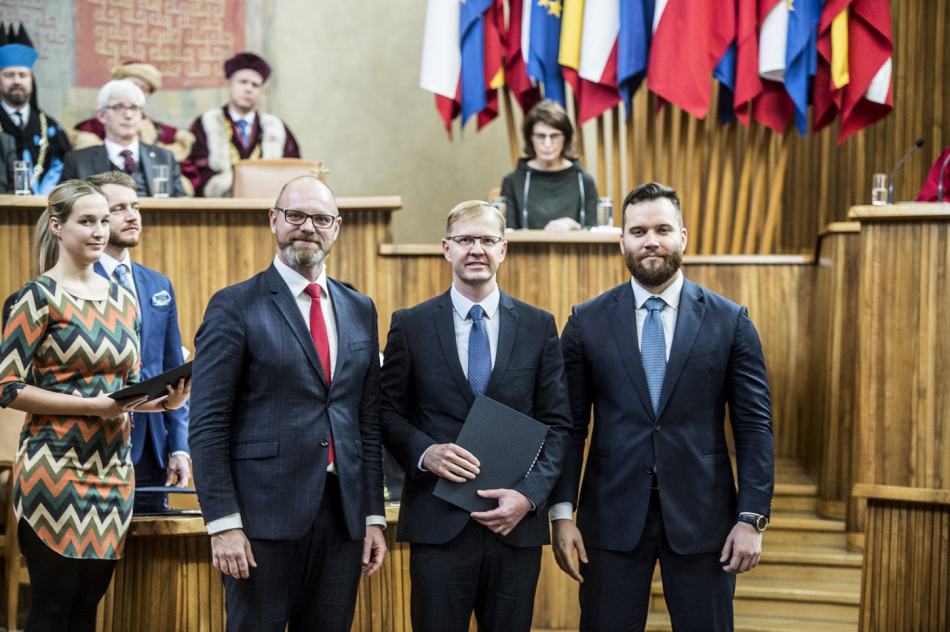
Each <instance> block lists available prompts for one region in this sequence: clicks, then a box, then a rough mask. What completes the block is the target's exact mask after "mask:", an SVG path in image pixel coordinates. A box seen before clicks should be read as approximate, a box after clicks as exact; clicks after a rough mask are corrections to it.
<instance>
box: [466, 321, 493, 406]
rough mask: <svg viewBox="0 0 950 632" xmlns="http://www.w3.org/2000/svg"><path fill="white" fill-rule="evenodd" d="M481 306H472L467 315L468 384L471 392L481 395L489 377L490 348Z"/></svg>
mask: <svg viewBox="0 0 950 632" xmlns="http://www.w3.org/2000/svg"><path fill="white" fill-rule="evenodd" d="M484 313H485V310H484V309H482V306H481V305H472V309H470V310H469V312H468V315H469V316H471V317H472V331H471V333H469V335H468V383H469V384H470V385H471V387H472V392H473V393H475V394H476V395H483V394H484V393H485V388H486V387H487V386H488V378H490V377H491V347H489V346H488V332H487V331H485V323H483V322H482V315H483V314H484Z"/></svg>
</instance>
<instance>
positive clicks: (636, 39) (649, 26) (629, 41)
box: [617, 0, 655, 112]
mask: <svg viewBox="0 0 950 632" xmlns="http://www.w3.org/2000/svg"><path fill="white" fill-rule="evenodd" d="M654 8H655V3H654V0H624V1H623V2H621V3H620V35H619V37H618V42H617V88H618V89H619V90H620V94H621V95H622V96H623V100H624V102H625V103H626V104H627V112H630V100H631V99H633V95H634V94H636V92H637V88H639V87H640V84H641V83H642V82H643V80H644V78H646V75H647V64H648V63H649V61H650V40H651V38H652V37H653V10H654Z"/></svg>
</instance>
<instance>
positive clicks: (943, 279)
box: [848, 205, 950, 532]
mask: <svg viewBox="0 0 950 632" xmlns="http://www.w3.org/2000/svg"><path fill="white" fill-rule="evenodd" d="M928 208H929V209H933V212H932V215H933V217H932V218H931V219H930V221H920V218H919V215H920V213H921V212H922V211H923V210H926V209H921V208H920V207H914V208H911V209H907V207H894V208H893V209H892V210H885V211H880V210H879V209H878V208H874V207H867V208H858V209H854V211H853V212H852V217H854V218H856V219H860V220H861V222H862V228H861V246H860V247H861V262H860V271H861V272H860V290H859V293H860V299H859V300H860V306H861V308H860V311H859V313H858V354H857V360H858V373H857V380H858V381H857V428H856V430H855V433H856V443H855V454H854V457H853V458H854V462H855V463H856V465H857V469H856V478H855V482H856V483H872V484H878V485H898V486H902V487H919V488H933V489H942V490H950V362H948V358H950V329H948V327H947V322H946V315H947V314H948V313H950V211H946V210H941V209H940V207H938V206H936V205H933V206H931V207H928ZM915 215H916V216H917V217H915ZM859 510H860V505H857V507H856V510H855V512H854V513H853V514H849V521H848V530H849V531H852V532H855V531H858V530H859V529H860V526H861V524H862V522H863V520H862V516H861V514H860V511H859Z"/></svg>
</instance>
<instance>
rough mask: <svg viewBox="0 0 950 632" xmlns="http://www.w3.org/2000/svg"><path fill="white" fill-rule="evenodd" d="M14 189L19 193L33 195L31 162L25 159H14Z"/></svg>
mask: <svg viewBox="0 0 950 632" xmlns="http://www.w3.org/2000/svg"><path fill="white" fill-rule="evenodd" d="M13 190H14V191H15V192H16V194H17V195H32V194H33V191H32V190H31V189H30V163H28V162H27V161H25V160H14V161H13Z"/></svg>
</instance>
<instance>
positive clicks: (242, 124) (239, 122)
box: [237, 119, 247, 132]
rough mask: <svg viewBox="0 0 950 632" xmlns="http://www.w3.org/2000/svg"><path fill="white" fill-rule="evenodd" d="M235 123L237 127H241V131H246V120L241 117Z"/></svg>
mask: <svg viewBox="0 0 950 632" xmlns="http://www.w3.org/2000/svg"><path fill="white" fill-rule="evenodd" d="M237 123H238V127H240V128H241V131H242V132H246V131H247V121H245V120H244V119H241V120H240V121H238V122H237Z"/></svg>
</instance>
